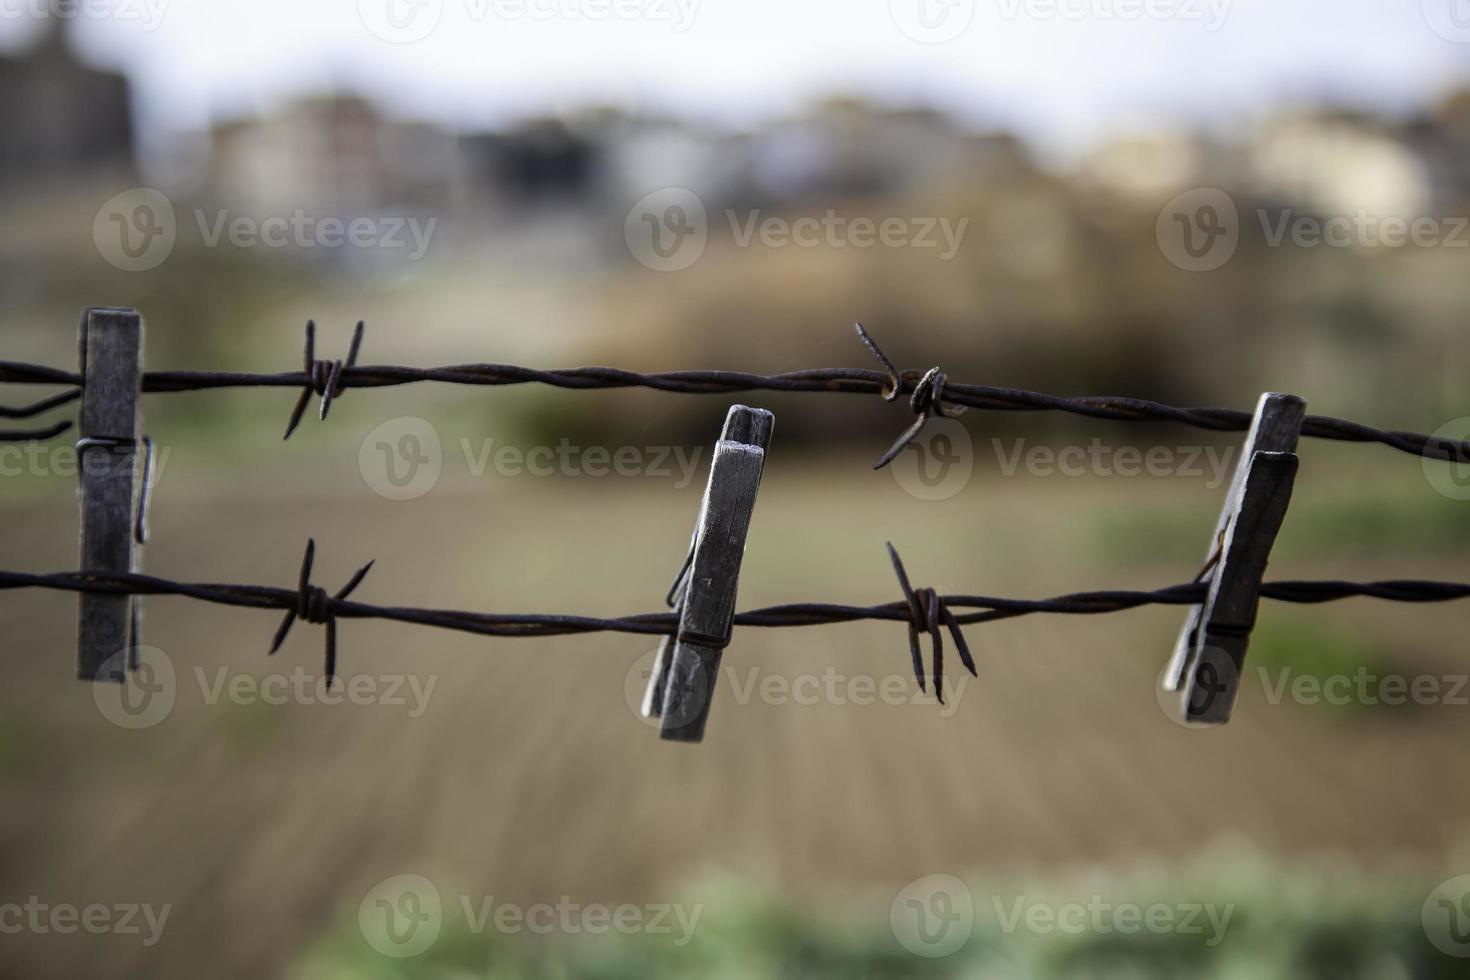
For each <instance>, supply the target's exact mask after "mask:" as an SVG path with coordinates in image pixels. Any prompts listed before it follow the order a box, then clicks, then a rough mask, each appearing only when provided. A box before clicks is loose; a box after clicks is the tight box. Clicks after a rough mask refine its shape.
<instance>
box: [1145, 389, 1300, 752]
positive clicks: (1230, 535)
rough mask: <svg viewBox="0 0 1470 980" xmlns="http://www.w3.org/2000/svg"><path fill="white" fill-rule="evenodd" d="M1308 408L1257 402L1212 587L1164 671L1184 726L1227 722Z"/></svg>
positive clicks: (1212, 567)
mask: <svg viewBox="0 0 1470 980" xmlns="http://www.w3.org/2000/svg"><path fill="white" fill-rule="evenodd" d="M1306 411H1307V403H1306V402H1305V401H1304V400H1302V399H1301V398H1298V397H1296V396H1295V395H1279V394H1275V393H1274V392H1267V393H1265V394H1263V395H1262V396H1261V400H1260V401H1259V402H1258V403H1257V405H1256V414H1255V418H1254V419H1252V421H1251V427H1250V431H1249V432H1248V433H1247V434H1246V439H1245V445H1244V447H1243V448H1242V450H1241V455H1240V459H1239V461H1238V462H1237V463H1236V466H1235V477H1234V479H1233V480H1232V481H1231V485H1230V494H1229V496H1228V497H1226V498H1225V506H1224V508H1223V509H1222V510H1221V512H1220V521H1219V523H1218V525H1217V526H1216V529H1215V535H1214V537H1213V538H1211V549H1210V552H1209V554H1208V555H1206V561H1205V567H1204V570H1203V571H1202V572H1201V573H1200V578H1201V580H1203V581H1206V582H1208V583H1209V592H1208V593H1207V594H1206V597H1205V601H1204V603H1203V604H1202V605H1198V606H1194V607H1193V608H1191V609H1190V612H1189V618H1188V619H1187V620H1186V621H1185V624H1184V630H1183V632H1181V633H1180V634H1179V641H1178V643H1176V644H1175V647H1174V656H1173V657H1172V658H1171V659H1170V661H1169V666H1168V668H1167V669H1166V671H1165V673H1164V678H1163V685H1164V688H1165V690H1168V691H1171V692H1175V693H1177V694H1178V695H1179V706H1180V708H1179V710H1180V717H1181V718H1182V720H1184V721H1185V722H1187V723H1190V724H1197V725H1222V724H1224V723H1225V722H1227V721H1229V720H1230V712H1231V709H1233V708H1234V706H1235V697H1236V694H1237V693H1238V691H1239V688H1240V677H1241V672H1242V671H1243V670H1244V669H1245V654H1246V648H1247V646H1248V645H1249V644H1250V634H1251V630H1252V629H1253V628H1254V627H1255V625H1256V607H1257V604H1258V601H1259V598H1260V591H1261V578H1262V576H1264V575H1265V572H1266V563H1267V561H1268V560H1269V559H1270V557H1271V547H1272V545H1274V544H1275V543H1276V535H1277V532H1279V531H1280V530H1281V523H1282V521H1283V520H1285V518H1286V508H1287V505H1288V504H1290V503H1291V490H1292V486H1293V484H1294V483H1295V481H1296V471H1297V456H1296V443H1297V437H1298V436H1300V435H1301V430H1302V421H1303V420H1304V419H1305V418H1306Z"/></svg>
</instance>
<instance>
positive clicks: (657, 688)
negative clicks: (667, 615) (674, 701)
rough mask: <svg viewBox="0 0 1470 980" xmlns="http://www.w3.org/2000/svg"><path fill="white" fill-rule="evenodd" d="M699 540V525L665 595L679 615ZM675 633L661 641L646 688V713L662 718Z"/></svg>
mask: <svg viewBox="0 0 1470 980" xmlns="http://www.w3.org/2000/svg"><path fill="white" fill-rule="evenodd" d="M698 540H699V528H698V527H696V528H695V529H694V534H693V535H692V536H691V537H690V539H689V551H688V553H686V554H685V555H684V564H683V565H681V566H680V567H679V574H678V575H677V576H676V577H675V578H674V584H673V585H671V586H669V594H668V596H667V597H666V598H665V599H664V602H665V603H666V604H667V605H668V607H669V608H670V609H672V610H674V615H676V616H678V617H679V618H681V619H682V618H683V616H684V593H685V591H686V590H687V588H688V585H689V566H690V564H692V563H693V561H694V543H695V542H696V541H698ZM675 639H676V636H675V635H674V634H669V635H666V636H665V637H664V638H663V639H662V640H660V641H659V644H658V653H657V654H655V655H654V658H653V672H652V673H650V674H649V675H648V688H647V689H646V690H645V691H644V692H643V717H645V718H661V717H663V713H664V689H665V688H666V687H668V686H669V667H670V666H671V665H672V664H673V662H674V641H675Z"/></svg>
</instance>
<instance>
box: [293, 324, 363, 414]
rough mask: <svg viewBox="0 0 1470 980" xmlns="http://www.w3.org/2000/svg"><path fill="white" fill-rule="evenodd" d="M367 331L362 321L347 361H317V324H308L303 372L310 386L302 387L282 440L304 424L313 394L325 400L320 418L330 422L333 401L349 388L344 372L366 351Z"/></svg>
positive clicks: (356, 329) (354, 331)
mask: <svg viewBox="0 0 1470 980" xmlns="http://www.w3.org/2000/svg"><path fill="white" fill-rule="evenodd" d="M363 329H364V323H363V321H362V320H358V321H357V326H356V327H355V328H353V331H352V344H351V345H350V346H349V347H348V349H347V359H346V360H345V361H319V360H317V359H316V321H315V320H307V321H306V357H305V365H304V369H303V373H304V374H305V376H306V384H305V385H304V386H303V387H302V389H301V394H300V395H299V396H297V398H296V404H295V406H294V407H293V408H292V409H291V419H290V421H289V422H287V423H286V434H285V435H284V436H282V437H281V438H282V439H289V438H291V433H293V432H295V431H296V426H297V425H299V424H300V423H301V417H302V416H303V415H304V414H306V406H307V404H308V403H309V402H310V401H311V396H312V395H313V394H315V395H318V396H320V397H321V407H320V408H318V409H317V419H318V420H320V421H324V420H325V419H326V417H327V412H328V411H330V410H331V407H332V401H333V399H335V398H336V397H337V396H338V395H340V394H342V392H343V390H344V389H345V388H346V384H345V382H344V378H343V373H344V372H346V371H349V370H351V369H352V368H353V367H354V366H356V364H357V354H358V351H359V350H361V349H362V333H363Z"/></svg>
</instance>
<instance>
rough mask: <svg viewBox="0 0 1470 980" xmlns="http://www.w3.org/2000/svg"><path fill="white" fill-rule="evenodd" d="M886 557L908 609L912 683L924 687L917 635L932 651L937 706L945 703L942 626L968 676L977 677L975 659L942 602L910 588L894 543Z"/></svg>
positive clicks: (932, 593) (931, 593)
mask: <svg viewBox="0 0 1470 980" xmlns="http://www.w3.org/2000/svg"><path fill="white" fill-rule="evenodd" d="M888 557H889V559H890V560H891V561H892V562H893V571H894V573H895V574H896V575H898V584H899V585H900V586H901V587H902V588H903V597H904V599H905V600H906V601H907V602H908V605H909V616H910V619H909V657H910V659H911V660H912V661H913V665H914V679H915V680H916V681H918V682H919V690H921V691H923V690H926V688H925V687H924V660H923V658H922V657H921V656H920V654H919V634H920V633H928V634H929V639H930V644H931V649H932V651H933V658H932V662H933V664H934V696H935V697H936V698H938V699H939V703H940V704H943V703H944V635H943V634H942V633H940V632H939V626H940V624H941V623H943V624H944V626H945V627H947V628H948V629H949V635H950V636H952V637H954V645H955V649H957V650H958V651H959V653H960V662H961V663H963V664H964V665H965V669H966V670H968V671H969V672H970V676H972V677H978V676H979V675H978V674H977V673H975V658H974V657H972V656H971V655H970V646H969V644H968V643H966V642H965V634H964V633H963V632H962V631H961V630H960V624H959V622H958V621H956V620H955V617H954V613H952V612H950V611H949V606H948V605H946V604H945V602H944V599H943V598H942V597H941V596H940V595H939V593H938V592H935V591H934V590H933V589H927V588H926V589H915V588H914V587H913V586H911V585H910V584H909V576H908V572H906V571H904V567H903V559H901V558H899V557H898V551H897V549H895V548H894V547H893V542H891V541H890V542H888Z"/></svg>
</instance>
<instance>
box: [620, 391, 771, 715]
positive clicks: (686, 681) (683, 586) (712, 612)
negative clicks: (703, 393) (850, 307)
mask: <svg viewBox="0 0 1470 980" xmlns="http://www.w3.org/2000/svg"><path fill="white" fill-rule="evenodd" d="M774 424H775V416H774V415H772V414H771V413H770V412H767V411H765V410H763V409H759V408H748V407H746V406H745V405H734V406H732V407H731V408H730V412H729V414H728V415H726V416H725V428H724V431H723V432H722V433H721V435H720V441H719V442H718V443H716V444H715V452H714V457H713V458H712V459H711V460H710V470H709V484H708V485H707V486H706V487H705V490H704V503H703V504H702V505H701V506H700V509H699V519H698V520H697V521H696V522H695V526H694V537H693V540H692V541H691V542H690V546H689V554H688V557H686V558H685V561H684V568H683V570H682V571H681V572H680V573H679V577H678V578H677V579H675V581H674V586H673V588H671V589H670V590H669V597H668V599H669V604H670V605H671V606H673V607H674V609H675V610H677V611H678V613H679V632H678V633H677V634H676V635H675V636H673V637H669V638H666V639H665V640H664V642H663V643H662V644H661V645H660V647H659V654H658V658H657V660H656V661H655V663H654V669H653V675H652V677H651V678H650V679H649V692H648V694H647V695H646V696H645V697H644V704H643V709H644V713H645V714H647V715H648V716H650V717H653V716H658V717H660V718H661V722H660V726H659V734H660V736H661V737H662V738H664V739H666V740H669V741H675V742H698V741H701V740H702V739H703V738H704V727H705V723H706V722H707V721H708V720H709V709H710V701H711V699H712V698H713V696H714V692H715V678H716V676H717V675H718V673H719V669H720V656H721V654H722V653H723V652H724V649H725V647H726V646H728V645H729V643H730V632H731V629H732V627H733V625H734V620H735V594H736V590H737V587H738V586H739V584H740V562H741V559H742V558H743V557H744V555H745V535H746V532H747V531H748V530H749V529H750V518H751V514H752V513H753V512H754V510H755V498H756V494H757V492H758V491H759V490H760V485H761V471H762V469H763V468H764V466H765V461H766V448H767V447H768V446H769V445H770V443H771V428H772V426H773V425H774ZM660 692H661V694H660Z"/></svg>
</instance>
